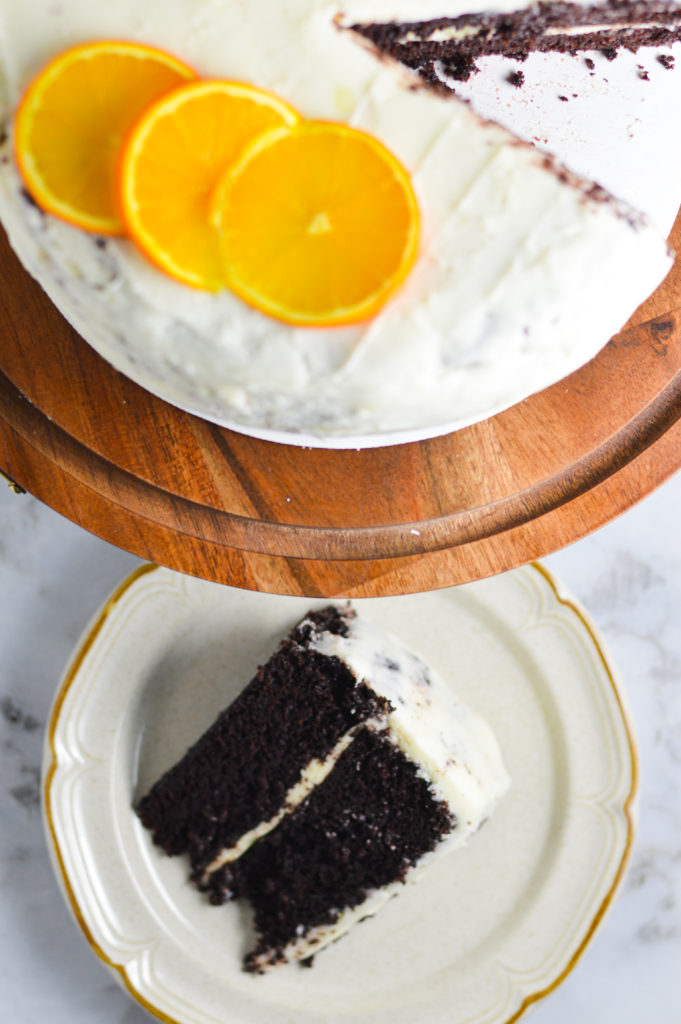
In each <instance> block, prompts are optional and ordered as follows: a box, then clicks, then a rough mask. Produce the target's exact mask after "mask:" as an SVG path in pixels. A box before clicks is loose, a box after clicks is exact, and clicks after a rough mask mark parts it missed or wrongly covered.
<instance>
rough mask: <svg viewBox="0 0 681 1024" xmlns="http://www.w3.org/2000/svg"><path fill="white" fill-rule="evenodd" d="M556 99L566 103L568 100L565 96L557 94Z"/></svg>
mask: <svg viewBox="0 0 681 1024" xmlns="http://www.w3.org/2000/svg"><path fill="white" fill-rule="evenodd" d="M558 99H559V100H560V101H561V103H567V101H568V98H567V96H559V97H558Z"/></svg>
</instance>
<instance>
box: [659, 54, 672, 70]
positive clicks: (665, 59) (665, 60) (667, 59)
mask: <svg viewBox="0 0 681 1024" xmlns="http://www.w3.org/2000/svg"><path fill="white" fill-rule="evenodd" d="M656 60H657V62H658V64H661V65H662V67H663V68H666V69H667V71H671V70H672V68H673V67H674V58H673V57H672V55H671V54H670V53H658V55H657V57H656Z"/></svg>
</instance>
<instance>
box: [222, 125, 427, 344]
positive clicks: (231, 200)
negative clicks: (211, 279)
mask: <svg viewBox="0 0 681 1024" xmlns="http://www.w3.org/2000/svg"><path fill="white" fill-rule="evenodd" d="M213 217H214V220H215V223H216V226H217V227H218V229H219V231H220V235H221V241H222V254H223V260H224V272H225V276H226V281H227V284H228V286H229V287H230V288H231V289H232V290H233V291H235V292H236V294H237V295H239V296H240V297H241V298H242V299H243V300H244V301H245V302H247V303H249V304H250V305H252V306H254V307H255V308H256V309H259V310H261V311H262V312H264V313H267V314H268V315H269V316H272V317H275V318H276V319H278V320H283V321H284V322H286V323H290V324H298V325H308V326H321V327H328V326H332V325H336V324H351V323H356V322H359V321H361V320H365V319H368V318H369V317H371V316H373V315H374V314H376V313H377V312H378V311H379V310H380V309H381V307H382V306H383V305H384V303H385V302H387V300H388V299H389V298H390V296H391V295H393V294H394V293H395V291H396V289H397V288H398V287H399V286H400V285H401V284H402V282H403V281H404V279H405V278H406V276H407V274H408V273H409V270H410V269H411V267H412V265H413V263H414V260H415V258H416V254H417V250H418V241H419V225H420V218H419V210H418V203H417V200H416V196H415V194H414V190H413V188H412V185H411V182H410V179H409V175H408V173H407V171H406V170H405V169H404V167H403V166H402V165H401V164H400V162H399V161H398V160H397V159H396V158H395V157H394V156H393V155H392V154H391V153H390V152H389V151H388V150H387V149H386V148H385V147H384V146H383V145H382V143H380V142H379V141H378V139H376V138H374V137H373V136H370V135H367V134H365V133H364V132H360V131H357V130H355V129H353V128H349V127H347V126H346V125H342V124H335V123H327V122H319V121H305V122H300V123H299V124H297V125H295V126H293V127H284V128H278V129H273V130H272V131H270V132H268V133H266V134H264V135H262V136H261V137H260V138H259V139H257V140H255V141H254V142H253V143H252V144H251V145H250V146H249V147H248V149H247V150H246V151H245V152H244V153H243V155H242V157H241V159H240V160H239V161H238V162H237V163H236V164H235V165H234V166H233V167H232V168H230V170H228V172H227V173H226V175H225V178H224V179H223V181H222V182H221V183H220V185H219V187H218V189H217V190H216V193H215V197H214V204H213Z"/></svg>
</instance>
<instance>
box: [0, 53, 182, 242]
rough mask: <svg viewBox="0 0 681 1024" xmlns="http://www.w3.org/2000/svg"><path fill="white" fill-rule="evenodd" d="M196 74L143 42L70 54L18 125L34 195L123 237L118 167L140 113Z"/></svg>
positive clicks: (42, 79) (36, 84)
mask: <svg viewBox="0 0 681 1024" xmlns="http://www.w3.org/2000/svg"><path fill="white" fill-rule="evenodd" d="M196 77H197V76H196V72H195V71H194V70H193V69H192V68H190V67H188V66H187V65H186V64H184V63H183V62H182V61H180V60H177V59H176V58H175V57H173V56H171V55H170V54H167V53H164V52H163V51H161V50H157V49H154V48H153V47H150V46H145V45H143V44H139V43H132V42H126V41H121V40H103V41H98V42H93V43H85V44H83V45H81V46H75V47H72V48H71V49H69V50H66V51H64V52H63V53H61V54H60V55H59V56H57V57H56V58H55V59H54V60H52V61H51V62H50V63H49V64H48V65H47V66H46V67H45V68H44V69H43V70H42V71H41V72H40V73H39V74H38V76H37V77H36V78H35V79H34V80H33V82H32V83H31V85H30V86H29V88H28V90H27V91H26V93H25V95H24V97H23V99H22V101H21V104H20V106H19V109H18V111H17V116H16V119H15V125H14V144H15V154H16V160H17V164H18V166H19V170H20V172H21V175H22V177H23V179H24V183H25V185H26V188H27V190H28V192H29V193H30V195H31V196H32V197H33V199H34V200H35V201H36V202H37V203H38V205H39V206H40V207H41V208H42V209H43V210H45V211H47V212H48V213H52V214H54V215H55V216H57V217H60V218H62V219H63V220H66V221H69V222H70V223H72V224H75V225H76V226H78V227H80V228H84V229H85V230H88V231H93V232H97V233H99V234H106V235H121V234H123V233H124V225H123V221H122V219H121V217H120V213H119V208H118V196H117V189H116V178H117V169H118V164H119V162H120V153H121V148H122V145H123V141H124V139H125V137H126V136H127V134H128V133H129V131H130V129H131V127H132V125H133V124H134V123H135V121H136V120H137V119H138V117H139V116H140V114H141V113H142V111H143V110H144V109H145V108H146V107H147V106H148V105H149V104H150V103H151V102H153V101H155V100H156V99H158V97H159V96H162V95H163V94H164V93H166V92H168V91H169V90H171V89H174V88H176V87H177V86H178V85H179V84H180V83H182V82H186V81H187V80H189V79H193V78H196Z"/></svg>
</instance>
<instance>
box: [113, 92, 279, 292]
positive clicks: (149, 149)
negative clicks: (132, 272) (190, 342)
mask: <svg viewBox="0 0 681 1024" xmlns="http://www.w3.org/2000/svg"><path fill="white" fill-rule="evenodd" d="M298 120H299V115H298V113H297V112H296V111H295V110H294V109H293V108H292V107H291V106H289V105H288V104H287V103H284V101H283V100H281V99H279V97H277V96H274V95H273V94H272V93H269V92H266V91H265V90H263V89H257V88H255V87H254V86H250V85H247V84H244V83H243V82H228V81H202V82H193V83H190V84H188V85H185V86H182V87H181V88H179V89H177V90H175V91H174V92H172V93H170V94H168V95H167V96H165V97H163V98H162V99H161V100H159V101H158V102H157V103H155V104H153V105H152V106H151V107H150V108H149V109H148V110H147V111H145V113H144V114H143V115H142V116H141V118H140V119H139V121H138V122H137V124H136V125H135V126H134V128H133V129H132V132H131V133H130V136H129V138H128V140H127V142H126V145H125V150H124V154H123V158H122V162H121V167H120V178H119V195H120V205H121V210H122V212H123V217H124V220H125V224H126V228H127V230H128V233H129V234H130V236H131V237H132V238H133V239H134V241H135V242H136V243H137V244H138V245H139V246H140V248H141V249H142V250H143V252H144V253H145V254H146V255H147V257H148V258H149V259H150V260H151V261H152V262H153V263H154V264H155V265H156V266H157V267H159V268H160V269H161V270H163V271H165V272H166V273H167V274H170V275H171V276H172V277H175V278H177V279H178V280H180V281H182V282H184V283H185V284H188V285H192V286H193V287H195V288H203V289H206V290H209V291H217V290H218V289H220V288H224V287H225V276H224V269H223V261H222V257H221V247H220V240H219V237H218V232H217V231H216V228H215V225H214V223H213V221H212V219H211V210H212V200H213V194H214V192H215V188H216V186H217V185H218V183H219V182H220V180H221V179H222V177H223V176H224V174H225V171H226V169H227V168H229V167H230V166H232V165H233V164H234V163H235V162H238V160H239V158H240V156H241V153H242V151H243V150H244V148H245V147H247V146H248V145H249V144H250V143H251V142H252V140H253V139H254V138H258V137H259V136H260V135H262V134H263V133H264V132H267V131H268V130H270V129H272V128H274V127H281V126H293V125H295V124H297V123H298Z"/></svg>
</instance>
